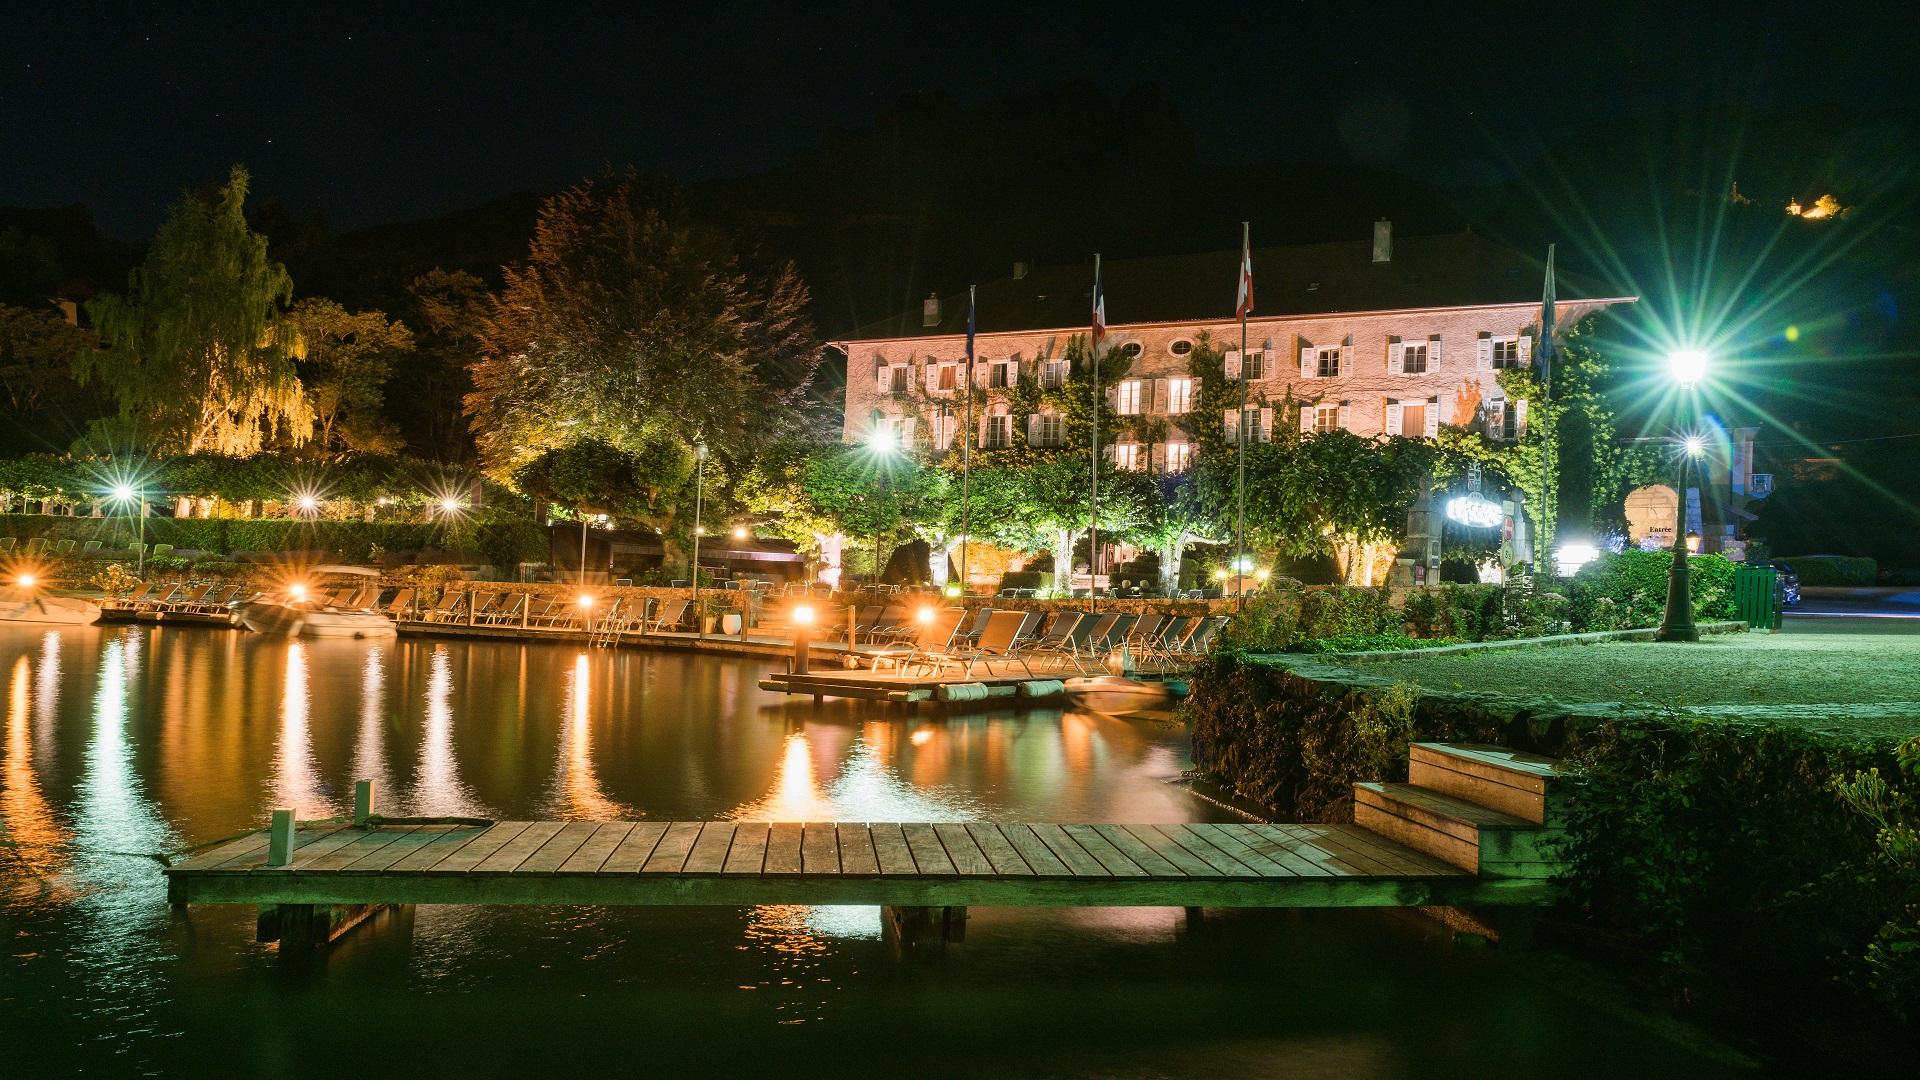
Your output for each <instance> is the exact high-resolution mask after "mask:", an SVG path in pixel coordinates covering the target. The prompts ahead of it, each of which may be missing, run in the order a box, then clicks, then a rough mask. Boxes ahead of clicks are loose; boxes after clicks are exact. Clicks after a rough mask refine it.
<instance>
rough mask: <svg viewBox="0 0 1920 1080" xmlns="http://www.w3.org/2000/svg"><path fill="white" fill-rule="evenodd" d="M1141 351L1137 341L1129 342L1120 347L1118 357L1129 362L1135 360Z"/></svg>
mask: <svg viewBox="0 0 1920 1080" xmlns="http://www.w3.org/2000/svg"><path fill="white" fill-rule="evenodd" d="M1142 351H1144V350H1143V349H1142V348H1141V345H1140V343H1139V342H1137V341H1129V342H1127V343H1126V344H1125V345H1122V346H1120V355H1121V356H1124V357H1126V358H1127V359H1129V360H1133V359H1137V358H1138V357H1139V356H1140V353H1141V352H1142Z"/></svg>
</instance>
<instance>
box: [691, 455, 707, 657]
mask: <svg viewBox="0 0 1920 1080" xmlns="http://www.w3.org/2000/svg"><path fill="white" fill-rule="evenodd" d="M706 476H707V441H706V440H705V439H695V440H694V443H693V632H694V635H695V636H696V637H702V638H704V637H706V636H707V620H706V612H704V611H702V610H700V510H701V503H702V502H703V501H704V498H705V494H706V492H705V486H706Z"/></svg>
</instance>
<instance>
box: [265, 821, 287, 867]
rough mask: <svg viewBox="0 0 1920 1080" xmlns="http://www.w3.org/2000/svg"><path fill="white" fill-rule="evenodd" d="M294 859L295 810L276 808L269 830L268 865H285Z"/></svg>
mask: <svg viewBox="0 0 1920 1080" xmlns="http://www.w3.org/2000/svg"><path fill="white" fill-rule="evenodd" d="M292 861H293V811H291V810H275V811H274V812H273V824H272V825H271V826H270V827H269V829H268V832H267V865H268V866H285V865H287V864H288V863H290V862H292Z"/></svg>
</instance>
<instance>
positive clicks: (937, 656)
mask: <svg viewBox="0 0 1920 1080" xmlns="http://www.w3.org/2000/svg"><path fill="white" fill-rule="evenodd" d="M966 617H967V613H966V611H965V609H963V608H945V609H942V610H940V611H936V612H934V613H933V617H932V618H930V619H927V620H925V621H922V620H919V619H916V620H914V622H915V623H916V625H915V627H914V633H913V636H912V637H911V638H909V639H907V640H906V641H902V642H899V643H897V644H893V645H888V646H885V647H884V648H882V649H881V650H880V651H879V652H877V653H874V654H872V655H873V665H874V667H876V668H877V667H879V666H880V664H881V662H882V661H890V662H892V664H893V665H894V666H895V667H896V668H899V669H900V670H901V671H902V672H903V673H904V672H905V671H906V670H907V668H908V667H910V666H912V667H918V666H920V665H922V664H924V665H927V666H928V670H930V671H931V670H934V669H937V668H938V666H939V663H940V661H941V660H943V659H944V658H945V657H946V656H948V655H949V654H950V653H951V652H952V651H953V649H954V647H955V643H956V641H957V638H958V634H959V631H960V624H961V623H962V622H964V621H965V620H966Z"/></svg>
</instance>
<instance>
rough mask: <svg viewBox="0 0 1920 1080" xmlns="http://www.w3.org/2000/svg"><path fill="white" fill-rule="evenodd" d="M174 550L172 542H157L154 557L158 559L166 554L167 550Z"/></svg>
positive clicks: (154, 546)
mask: <svg viewBox="0 0 1920 1080" xmlns="http://www.w3.org/2000/svg"><path fill="white" fill-rule="evenodd" d="M172 550H173V545H172V544H155V545H153V557H154V558H156V559H157V558H159V557H160V556H162V555H165V554H166V553H167V552H169V551H172Z"/></svg>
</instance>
